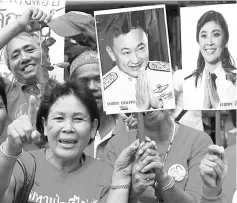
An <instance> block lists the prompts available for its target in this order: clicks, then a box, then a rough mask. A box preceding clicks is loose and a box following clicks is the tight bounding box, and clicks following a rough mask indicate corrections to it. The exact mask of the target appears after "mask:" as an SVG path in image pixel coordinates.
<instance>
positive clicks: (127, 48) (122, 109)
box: [95, 5, 175, 114]
mask: <svg viewBox="0 0 237 203" xmlns="http://www.w3.org/2000/svg"><path fill="white" fill-rule="evenodd" d="M95 19H96V31H97V40H98V41H97V44H98V48H99V52H100V67H101V79H102V81H103V87H102V93H103V103H104V109H105V111H106V113H107V114H115V113H127V112H144V111H153V110H157V109H171V108H174V107H175V101H174V91H173V82H172V69H171V66H170V55H169V47H168V33H167V25H166V18H165V6H164V5H159V6H146V7H137V8H126V9H115V10H106V11H96V12H95Z"/></svg>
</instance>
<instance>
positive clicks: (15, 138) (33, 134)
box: [5, 96, 40, 154]
mask: <svg viewBox="0 0 237 203" xmlns="http://www.w3.org/2000/svg"><path fill="white" fill-rule="evenodd" d="M36 112H37V110H36V98H35V97H34V96H30V99H29V109H28V115H23V116H20V117H19V118H17V119H16V120H14V121H13V122H12V123H11V124H10V125H9V126H8V129H7V133H8V137H7V140H6V143H5V144H6V145H7V146H8V148H9V149H10V150H12V154H14V153H15V152H16V151H17V152H19V151H21V150H22V148H23V146H24V145H25V144H26V143H27V144H29V143H32V141H34V140H36V141H38V140H40V133H39V132H38V131H36V130H35V127H34V126H35V123H36Z"/></svg>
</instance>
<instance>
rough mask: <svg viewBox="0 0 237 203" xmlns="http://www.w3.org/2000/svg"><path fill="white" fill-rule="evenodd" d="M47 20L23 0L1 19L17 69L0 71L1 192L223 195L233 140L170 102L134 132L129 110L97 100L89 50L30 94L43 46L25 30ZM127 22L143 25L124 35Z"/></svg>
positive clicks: (60, 197) (135, 198)
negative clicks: (217, 141) (22, 6)
mask: <svg viewBox="0 0 237 203" xmlns="http://www.w3.org/2000/svg"><path fill="white" fill-rule="evenodd" d="M50 21H51V16H50V15H49V14H47V13H45V12H43V11H42V10H40V9H37V8H34V7H30V8H28V9H27V10H26V11H25V12H24V13H23V14H22V15H21V17H19V18H18V19H16V20H15V21H14V22H12V23H11V24H8V25H6V26H5V27H3V28H1V29H0V49H2V48H4V50H5V56H6V57H5V59H6V64H7V66H8V68H9V70H10V71H11V72H12V74H13V75H14V76H15V78H16V81H15V82H11V81H9V80H7V79H5V78H1V79H0V90H1V91H0V92H1V95H0V96H1V97H0V98H1V100H0V101H1V109H0V122H1V125H0V130H1V132H0V133H1V136H0V143H1V146H0V180H1V184H0V202H2V203H14V202H17V203H25V202H59V201H60V202H73V201H75V202H76V201H77V202H81V203H82V202H88V203H95V202H107V203H110V202H111V203H116V202H120V203H127V202H131V203H135V202H143V203H148V202H149V203H153V202H154V203H155V202H166V203H180V202H182V203H209V202H214V203H229V202H231V201H232V198H233V196H234V192H235V190H236V188H235V177H236V166H235V165H236V164H235V163H236V157H235V153H233V151H234V150H236V147H235V146H232V147H229V148H228V149H224V148H223V147H221V146H217V145H214V144H213V142H212V140H211V138H210V136H209V135H208V134H206V133H205V132H204V131H202V130H197V129H194V128H192V127H189V126H186V124H181V123H180V122H178V121H175V119H174V117H173V115H172V113H171V112H170V111H169V110H159V111H151V112H147V113H145V114H144V116H143V119H144V136H145V140H144V141H142V142H139V139H138V137H137V128H138V123H137V117H136V114H131V115H125V114H119V115H111V114H109V115H108V114H106V113H105V111H104V110H103V100H102V90H101V81H100V68H99V60H98V52H97V51H95V50H86V51H85V52H83V53H81V54H79V55H78V56H76V57H75V58H74V60H72V62H71V65H70V70H69V72H70V74H69V79H68V80H67V81H65V82H64V83H59V82H57V81H53V80H52V81H51V80H50V81H49V82H48V84H47V86H46V90H45V91H44V94H43V95H42V97H38V95H39V94H40V91H39V88H38V86H37V84H38V81H37V78H36V71H37V68H38V67H39V66H40V65H41V62H42V61H41V60H42V56H43V59H44V58H45V59H48V58H49V55H48V53H47V52H45V50H42V49H41V48H40V44H39V43H40V42H39V41H38V38H37V36H36V35H35V34H32V32H33V31H36V30H37V29H39V27H41V26H37V24H47V23H49V22H50ZM32 22H34V23H32ZM54 29H55V30H54V31H55V32H56V33H57V29H56V28H54ZM135 31H142V30H141V29H140V28H134V30H133V29H132V30H131V31H129V32H128V33H125V34H123V37H125V38H126V37H129V36H130V35H132V34H133V32H135ZM110 51H111V53H112V52H113V50H110ZM42 52H43V53H42ZM117 59H118V58H117ZM117 65H118V66H119V62H117ZM118 68H119V67H118ZM19 108H21V109H22V111H24V112H23V113H22V114H21V115H17V110H18V109H19ZM229 163H230V164H229ZM233 201H234V200H233Z"/></svg>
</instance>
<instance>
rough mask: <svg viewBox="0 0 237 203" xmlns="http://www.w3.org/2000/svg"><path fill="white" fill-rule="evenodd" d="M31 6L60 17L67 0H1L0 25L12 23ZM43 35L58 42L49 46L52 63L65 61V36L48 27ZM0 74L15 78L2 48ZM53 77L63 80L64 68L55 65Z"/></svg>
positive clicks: (50, 73)
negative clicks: (5, 59) (5, 60)
mask: <svg viewBox="0 0 237 203" xmlns="http://www.w3.org/2000/svg"><path fill="white" fill-rule="evenodd" d="M29 6H34V7H38V8H40V9H42V10H43V11H45V12H48V13H51V15H52V18H55V17H58V16H60V15H62V14H64V13H65V0H43V1H39V0H8V1H7V0H5V1H0V27H4V26H5V25H7V24H9V23H11V22H12V21H14V20H15V19H17V18H18V17H19V16H20V15H21V14H22V13H23V12H24V11H25V10H26V8H27V7H29ZM42 36H43V37H46V36H47V37H49V36H50V37H53V38H54V39H55V40H56V42H55V43H54V44H53V45H52V46H51V47H49V55H50V62H51V64H57V63H61V62H63V61H64V38H63V37H60V36H58V35H57V34H56V33H54V32H53V31H52V30H51V29H49V28H48V27H46V28H43V30H42ZM0 74H1V75H2V76H3V77H7V78H8V79H10V80H14V77H13V75H12V74H11V72H10V70H9V69H8V68H7V66H6V65H5V63H4V57H3V50H0ZM49 75H50V77H51V78H54V79H56V80H58V81H59V82H63V80H64V70H63V69H62V68H58V67H55V68H54V70H52V71H49Z"/></svg>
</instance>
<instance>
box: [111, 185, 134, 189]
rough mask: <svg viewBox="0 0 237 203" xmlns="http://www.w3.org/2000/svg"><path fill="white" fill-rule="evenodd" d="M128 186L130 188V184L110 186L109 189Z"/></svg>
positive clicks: (126, 187)
mask: <svg viewBox="0 0 237 203" xmlns="http://www.w3.org/2000/svg"><path fill="white" fill-rule="evenodd" d="M128 188H130V184H125V185H111V186H110V189H128Z"/></svg>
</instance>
